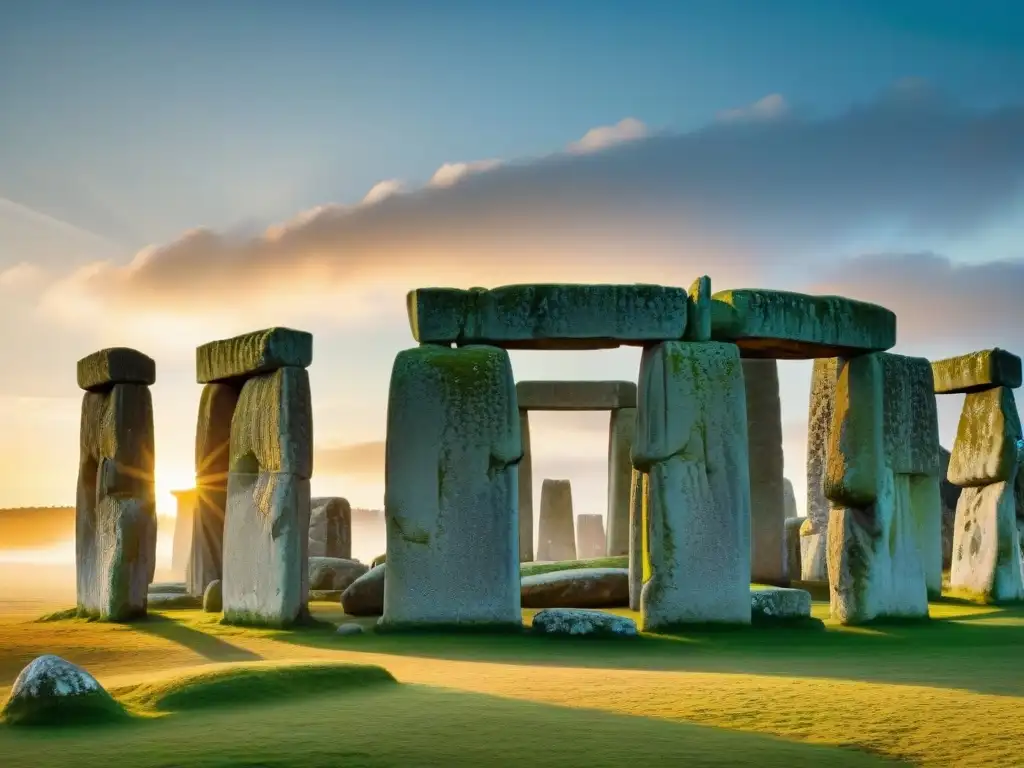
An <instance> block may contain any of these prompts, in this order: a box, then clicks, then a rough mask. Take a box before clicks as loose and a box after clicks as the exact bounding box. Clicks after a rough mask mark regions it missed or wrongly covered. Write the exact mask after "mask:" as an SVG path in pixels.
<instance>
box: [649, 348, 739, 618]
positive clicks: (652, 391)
mask: <svg viewBox="0 0 1024 768" xmlns="http://www.w3.org/2000/svg"><path fill="white" fill-rule="evenodd" d="M639 392H640V397H639V413H638V418H637V430H636V440H635V442H634V444H633V465H634V466H635V467H636V468H637V469H638V470H640V471H642V472H647V473H649V491H648V495H647V499H646V500H647V517H648V524H649V530H648V533H649V541H648V551H647V552H645V558H646V560H647V562H648V564H649V569H650V579H649V580H648V581H647V583H646V584H645V585H644V587H643V590H642V594H641V598H640V607H641V613H642V621H643V628H644V629H645V630H659V629H665V628H669V627H672V626H675V625H680V624H686V623H708V622H722V623H737V624H749V623H750V478H749V464H748V455H749V453H748V446H747V412H746V397H745V392H744V385H743V374H742V367H741V365H740V358H739V349H738V348H737V347H736V346H735V345H733V344H723V343H716V342H704V343H689V342H665V343H662V344H658V345H655V346H651V347H648V348H646V349H645V350H644V353H643V357H642V358H641V364H640V384H639Z"/></svg>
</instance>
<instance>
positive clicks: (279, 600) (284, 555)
mask: <svg viewBox="0 0 1024 768" xmlns="http://www.w3.org/2000/svg"><path fill="white" fill-rule="evenodd" d="M243 397H244V393H243ZM243 414H244V411H243V410H242V408H241V405H240V406H239V410H238V411H237V412H236V413H235V418H236V420H237V419H238V418H239V417H240V415H243ZM232 432H234V430H232ZM309 498H310V496H309V480H306V479H304V478H301V477H297V476H295V475H292V474H287V473H283V472H258V473H254V474H250V473H240V472H232V473H231V474H230V475H228V504H227V514H226V515H225V519H224V541H225V544H226V546H225V547H224V576H223V586H222V591H223V596H224V619H225V621H227V622H230V623H237V624H255V625H263V626H272V627H287V626H290V625H292V624H294V623H296V622H298V621H301V620H303V619H304V618H305V617H306V612H307V609H306V600H307V595H308V593H309V572H308V568H307V551H308V547H309Z"/></svg>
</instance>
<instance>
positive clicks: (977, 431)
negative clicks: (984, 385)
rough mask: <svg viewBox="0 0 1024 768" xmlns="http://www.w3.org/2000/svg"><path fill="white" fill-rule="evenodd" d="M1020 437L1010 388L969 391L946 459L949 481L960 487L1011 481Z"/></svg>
mask: <svg viewBox="0 0 1024 768" xmlns="http://www.w3.org/2000/svg"><path fill="white" fill-rule="evenodd" d="M1021 436H1022V430H1021V423H1020V416H1019V415H1018V413H1017V402H1016V400H1015V399H1014V397H1013V390H1011V389H1009V388H1008V387H996V388H995V389H988V390H985V391H983V392H972V393H970V394H968V395H967V396H966V397H965V398H964V405H963V410H962V411H961V412H960V422H959V424H958V425H957V429H956V442H955V443H954V444H953V452H952V455H951V456H950V459H949V470H948V477H949V482H951V483H953V484H954V485H959V486H960V487H961V488H971V487H975V486H980V485H991V484H993V483H1002V482H1012V481H1013V479H1014V478H1015V477H1016V473H1017V462H1018V455H1017V454H1018V450H1019V447H1018V445H1017V441H1018V440H1020V439H1021Z"/></svg>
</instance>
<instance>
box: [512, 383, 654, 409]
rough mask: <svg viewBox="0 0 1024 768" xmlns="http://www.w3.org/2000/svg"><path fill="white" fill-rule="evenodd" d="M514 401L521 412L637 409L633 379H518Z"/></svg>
mask: <svg viewBox="0 0 1024 768" xmlns="http://www.w3.org/2000/svg"><path fill="white" fill-rule="evenodd" d="M516 401H517V403H518V404H519V409H520V410H523V411H612V410H615V409H616V408H636V384H635V383H634V382H632V381H520V382H516Z"/></svg>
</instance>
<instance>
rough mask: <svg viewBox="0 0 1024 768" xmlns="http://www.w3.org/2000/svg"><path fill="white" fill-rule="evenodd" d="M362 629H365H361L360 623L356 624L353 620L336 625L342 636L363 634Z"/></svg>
mask: <svg viewBox="0 0 1024 768" xmlns="http://www.w3.org/2000/svg"><path fill="white" fill-rule="evenodd" d="M364 631H365V630H364V629H363V627H362V625H360V624H356V623H354V622H349V623H347V624H342V625H340V626H339V627H338V634H339V635H342V636H347V635H361V634H363V632H364Z"/></svg>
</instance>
